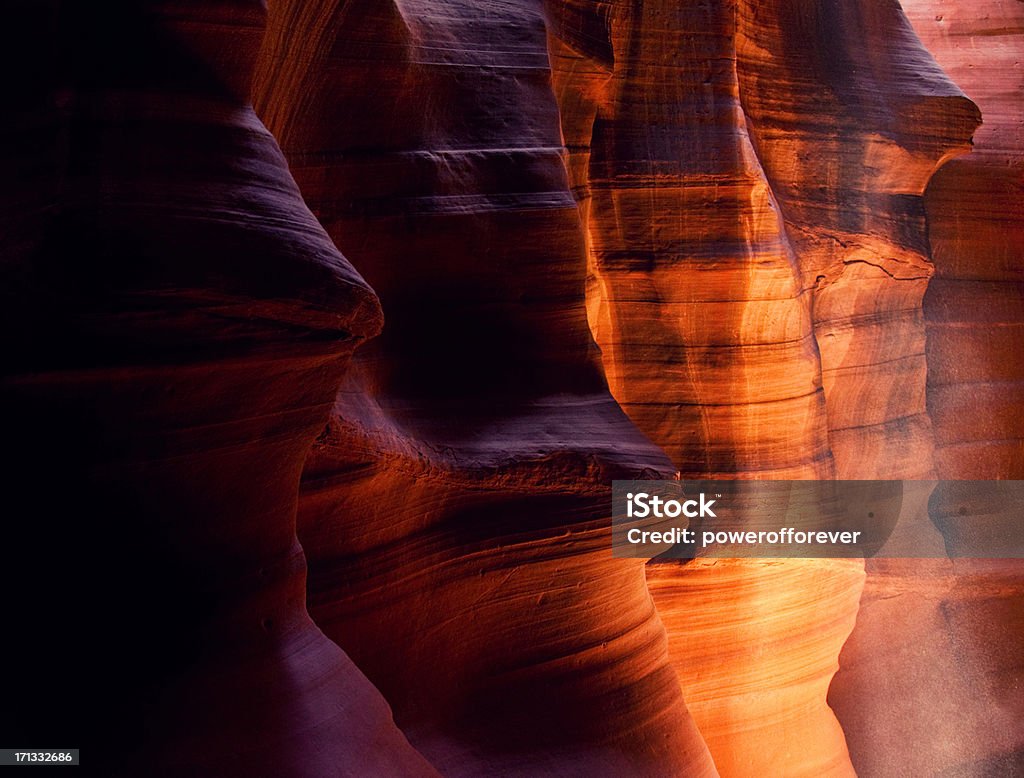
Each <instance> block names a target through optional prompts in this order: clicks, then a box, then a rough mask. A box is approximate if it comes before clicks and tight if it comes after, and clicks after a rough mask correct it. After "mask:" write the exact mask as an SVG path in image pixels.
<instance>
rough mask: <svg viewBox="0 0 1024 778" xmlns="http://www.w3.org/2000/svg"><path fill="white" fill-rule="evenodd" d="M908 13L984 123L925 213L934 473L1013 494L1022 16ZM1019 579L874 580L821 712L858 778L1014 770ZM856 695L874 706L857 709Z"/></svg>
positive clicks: (941, 10)
mask: <svg viewBox="0 0 1024 778" xmlns="http://www.w3.org/2000/svg"><path fill="white" fill-rule="evenodd" d="M903 7H904V9H905V10H906V13H907V16H908V17H909V19H910V21H911V22H912V23H913V25H914V28H915V30H916V32H917V33H918V35H919V36H920V37H921V40H922V41H923V42H924V44H925V46H926V47H927V48H928V50H929V52H931V53H932V54H933V55H934V56H935V59H936V60H937V62H938V63H939V64H940V65H941V66H942V67H943V68H944V69H945V71H946V72H947V73H948V74H949V75H950V76H951V77H952V78H953V80H954V81H956V83H957V84H958V85H959V86H960V87H962V88H963V90H964V91H965V92H966V93H967V94H968V95H969V96H970V98H971V99H972V100H973V101H974V102H975V103H976V104H977V105H978V107H979V108H980V109H981V112H982V115H983V117H984V124H983V125H982V126H981V127H980V128H979V129H978V131H977V132H976V134H975V136H974V148H973V150H972V152H971V153H970V154H969V155H967V156H964V157H960V158H958V159H955V160H952V161H950V162H948V163H947V164H946V165H945V166H944V167H943V168H942V169H941V170H939V171H938V173H936V174H935V176H934V177H933V178H932V179H931V181H930V183H929V185H928V187H927V190H926V192H925V197H924V202H925V211H926V217H927V227H928V230H927V235H928V248H929V251H930V256H931V258H932V260H933V261H934V265H935V274H934V277H933V278H932V279H931V280H930V282H929V286H928V291H927V293H926V295H925V297H924V305H923V310H924V317H925V323H926V328H927V369H928V382H927V405H928V411H929V414H930V417H931V419H932V424H933V428H934V435H935V465H936V471H937V473H938V475H939V477H942V478H947V479H960V478H979V479H996V478H1020V477H1021V474H1022V472H1024V456H1022V450H1021V430H1020V425H1019V418H1020V414H1019V407H1020V403H1021V400H1022V399H1024V395H1022V393H1021V386H1022V383H1021V381H1022V378H1024V369H1022V366H1021V362H1020V353H1021V350H1020V348H1019V345H1018V340H1019V335H1020V332H1021V327H1022V325H1024V307H1022V300H1024V294H1022V286H1021V280H1022V275H1021V273H1022V268H1024V255H1022V246H1024V219H1022V216H1021V210H1020V202H1021V197H1022V195H1024V188H1022V187H1024V134H1022V133H1024V124H1022V119H1024V101H1022V100H1021V94H1022V89H1024V75H1022V69H1021V67H1020V64H1019V63H1020V62H1021V59H1022V57H1024V35H1022V32H1021V30H1022V25H1024V10H1022V8H1021V6H1020V4H1019V3H1004V2H975V3H970V4H963V3H959V4H954V3H949V2H937V1H935V0H931V1H928V0H924V1H922V0H907V1H906V2H904V3H903ZM993 507H994V508H995V509H997V510H998V509H1005V508H1004V506H998V505H993ZM957 511H958V506H957V504H956V502H955V501H953V500H952V499H951V496H950V495H946V494H940V495H937V496H936V497H935V498H933V500H932V505H931V511H930V512H931V516H932V519H933V520H935V521H937V522H940V523H941V521H942V520H943V517H946V516H949V515H956V514H957ZM950 550H951V551H953V552H955V550H956V549H955V547H953V548H951V549H950ZM1022 574H1024V567H1022V565H1021V563H1020V561H1019V560H1014V561H970V560H956V561H955V562H949V561H943V562H934V563H922V562H920V561H902V562H900V561H896V560H892V561H889V562H886V563H878V562H875V563H872V564H871V565H870V566H869V577H868V580H867V584H866V587H865V592H864V597H863V600H862V602H861V612H860V615H859V617H858V621H857V627H856V629H855V630H854V632H853V634H852V636H851V638H850V640H849V642H848V643H847V645H846V647H845V648H844V650H843V653H842V657H841V660H840V664H841V668H842V669H841V671H840V672H839V674H838V675H837V676H836V679H835V682H834V684H833V687H832V689H831V692H830V696H829V701H830V703H831V704H832V706H833V708H834V709H835V710H836V713H837V715H838V716H839V719H840V721H841V722H842V724H843V728H844V730H845V732H846V737H847V741H848V743H849V748H850V752H851V756H852V758H853V763H854V765H855V766H856V767H857V769H858V771H859V772H861V773H862V774H864V775H880V776H888V775H894V776H895V775H903V774H915V775H934V774H942V775H1012V774H1016V773H1017V772H1019V771H1020V770H1021V767H1022V756H1021V755H1022V753H1024V731H1022V728H1021V725H1020V722H1021V721H1022V720H1024V708H1022V702H1021V695H1020V694H1019V689H1020V688H1021V683H1022V678H1021V668H1020V661H1019V657H1020V656H1021V655H1022V654H1024V630H1022V628H1021V623H1020V616H1021V614H1022V613H1024V586H1022V585H1021V576H1022ZM880 646H883V647H884V650H880V648H879V647H880ZM867 688H872V689H876V690H878V691H879V693H878V694H873V695H870V696H868V695H865V693H864V690H865V689H867ZM1013 690H1016V691H1013ZM908 742H909V743H913V744H915V745H914V746H913V747H908V745H907V744H908Z"/></svg>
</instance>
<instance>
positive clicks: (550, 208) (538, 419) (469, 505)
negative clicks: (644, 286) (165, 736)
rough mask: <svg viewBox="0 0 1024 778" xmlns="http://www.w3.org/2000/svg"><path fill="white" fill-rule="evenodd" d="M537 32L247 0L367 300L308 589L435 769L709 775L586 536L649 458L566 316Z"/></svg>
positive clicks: (659, 638) (568, 252)
mask: <svg viewBox="0 0 1024 778" xmlns="http://www.w3.org/2000/svg"><path fill="white" fill-rule="evenodd" d="M545 34H546V27H545V20H544V18H543V17H542V16H541V14H540V13H539V9H538V7H537V5H536V4H535V3H532V2H527V1H525V0H524V1H522V2H519V1H517V2H506V3H500V4H491V5H488V6H483V5H481V4H479V3H475V2H468V1H465V2H448V3H438V2H427V1H425V0H403V1H402V2H399V3H394V4H383V5H382V4H378V3H371V2H354V3H348V4H346V5H345V6H344V7H343V8H341V9H339V8H337V7H336V5H335V4H333V3H326V2H314V3H300V2H279V3H276V4H274V5H272V6H271V22H270V31H269V34H268V37H267V39H266V43H265V45H264V49H263V52H262V57H261V62H260V68H259V77H258V82H259V86H258V90H257V91H258V95H259V99H258V107H259V109H260V112H261V115H262V116H263V117H264V119H265V120H266V121H267V123H268V125H269V126H270V127H271V129H272V130H273V131H274V133H275V134H276V136H277V137H278V138H279V139H280V140H281V143H282V146H283V148H284V151H285V153H286V155H287V156H288V158H289V162H290V164H291V166H292V170H293V172H294V174H295V176H296V178H297V180H298V182H299V184H300V186H301V188H302V190H303V193H304V195H305V197H306V199H307V202H309V203H310V205H311V207H312V209H313V211H314V212H315V213H316V214H317V216H318V217H319V218H320V219H321V221H322V222H323V223H324V224H325V226H326V227H327V229H328V231H329V232H330V234H331V235H332V237H333V238H334V239H335V240H336V242H337V243H338V244H339V246H340V247H341V248H342V250H343V251H345V253H346V255H347V256H349V257H351V258H352V259H353V261H354V262H355V263H356V264H357V265H358V267H359V268H360V271H361V272H363V273H364V274H365V276H366V277H367V279H368V280H369V281H370V283H371V284H372V285H373V287H374V288H375V290H376V291H377V292H378V294H379V295H380V298H381V302H382V305H383V308H384V314H385V317H386V321H387V325H386V327H385V330H384V334H383V335H382V336H381V337H380V338H379V339H378V340H376V341H375V342H374V344H373V345H371V346H370V347H369V348H368V349H366V350H364V351H361V352H360V355H359V357H358V367H357V369H356V373H355V374H354V375H353V377H352V379H351V380H350V381H349V382H348V383H347V384H346V386H345V387H344V388H343V390H342V392H341V393H340V394H339V395H338V399H337V403H336V405H335V409H334V412H333V414H332V417H331V420H330V423H329V426H328V428H327V429H326V430H325V432H324V434H323V435H322V436H321V437H320V439H319V440H318V442H317V445H316V446H315V447H314V449H313V452H312V454H311V457H310V459H309V462H308V464H307V468H306V471H305V475H304V482H303V496H302V500H301V508H300V517H299V523H300V537H301V538H302V540H303V543H304V545H305V547H306V550H307V555H308V558H309V564H310V583H309V586H310V603H311V608H312V613H313V616H314V618H315V619H316V620H317V623H318V624H320V625H321V626H322V628H323V629H324V630H325V632H326V633H327V634H328V635H329V636H330V637H331V638H333V639H334V640H336V641H337V642H338V644H339V645H341V646H342V647H343V648H344V649H345V650H346V651H347V652H348V653H349V654H351V655H352V656H353V658H354V659H355V660H356V662H357V663H358V664H359V666H360V667H361V668H362V669H363V670H364V671H365V672H366V673H367V675H368V676H369V678H370V679H371V680H372V681H374V682H375V683H376V684H377V685H378V686H379V687H380V688H381V690H382V691H383V692H384V694H385V696H386V697H387V699H388V700H389V702H390V703H391V704H392V706H393V708H394V710H395V716H396V720H397V722H398V723H399V725H400V726H401V727H402V728H403V730H404V731H405V732H406V733H407V734H408V735H409V738H410V740H411V741H412V743H413V744H414V745H415V746H416V747H417V748H418V749H420V750H421V751H422V752H423V753H424V754H425V755H427V757H428V758H429V759H430V760H431V761H432V762H433V763H434V764H435V765H437V766H438V768H439V769H440V770H441V771H442V772H443V773H445V774H447V775H491V774H501V775H519V774H524V775H537V774H557V775H580V774H586V775H687V776H689V775H695V776H704V775H714V774H715V770H714V766H713V764H712V763H711V759H710V757H709V755H708V752H707V749H706V746H705V745H704V743H703V740H702V739H701V738H700V735H699V734H698V733H697V731H696V728H695V726H694V725H693V722H692V720H691V718H690V716H689V714H688V712H687V711H686V708H685V706H684V704H683V698H682V695H681V693H680V690H679V685H678V682H677V680H676V678H675V674H674V672H673V670H672V668H671V666H670V665H669V663H668V659H667V654H666V643H665V633H664V628H663V626H662V625H661V622H660V620H659V619H658V617H657V615H656V613H655V611H654V606H653V603H652V601H651V598H650V595H649V594H648V592H647V589H646V585H645V581H644V569H643V563H642V562H641V561H640V560H636V561H631V562H628V563H625V564H623V563H622V562H621V560H613V559H612V558H611V556H610V552H609V549H610V523H609V520H608V511H609V501H610V488H609V487H610V481H611V479H612V478H617V477H631V476H633V475H638V474H647V475H649V476H659V477H660V476H662V475H666V474H669V475H670V474H671V473H672V470H673V469H672V467H671V465H670V464H669V463H668V461H667V460H666V459H665V457H664V455H663V454H662V453H661V452H660V451H659V450H658V449H657V448H656V447H654V446H653V445H652V444H651V443H650V442H648V441H647V440H646V439H645V438H644V437H643V436H642V435H641V434H640V433H639V432H638V431H637V430H636V428H635V427H633V426H632V424H631V423H630V422H629V420H628V419H627V417H626V416H625V415H624V414H623V413H622V411H621V410H620V409H619V407H618V406H617V405H616V403H615V401H614V400H613V399H612V397H611V395H610V394H609V393H608V389H607V385H606V383H605V380H604V377H603V373H602V370H601V365H600V361H599V355H598V352H597V350H596V348H595V347H594V344H593V341H592V338H591V334H590V331H589V328H588V324H587V318H586V311H585V306H584V281H585V278H584V274H585V267H586V260H585V254H584V240H583V233H582V231H581V225H580V218H579V214H578V212H577V209H576V203H575V201H574V199H573V197H572V193H571V192H570V189H569V184H568V181H567V178H566V172H565V168H564V164H563V156H564V154H563V148H562V142H561V137H560V126H559V119H558V108H557V105H556V102H555V99H554V95H553V94H552V90H551V83H550V79H551V72H550V68H549V65H548V51H547V47H546V39H545ZM370 84H372V85H373V88H368V85H370Z"/></svg>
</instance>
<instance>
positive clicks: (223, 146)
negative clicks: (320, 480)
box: [0, 2, 433, 776]
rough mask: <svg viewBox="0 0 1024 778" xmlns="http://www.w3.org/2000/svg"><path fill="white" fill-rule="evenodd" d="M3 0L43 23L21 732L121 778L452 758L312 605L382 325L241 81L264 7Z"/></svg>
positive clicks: (29, 331) (21, 357)
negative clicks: (316, 536)
mask: <svg viewBox="0 0 1024 778" xmlns="http://www.w3.org/2000/svg"><path fill="white" fill-rule="evenodd" d="M12 10H13V11H14V14H13V15H9V16H8V17H7V18H6V19H5V24H9V25H13V27H12V29H15V30H21V31H22V33H23V34H26V35H25V37H26V45H28V46H32V47H35V46H39V45H40V44H39V41H40V38H37V37H36V36H34V35H31V34H27V33H32V32H36V31H39V30H40V29H42V30H45V32H46V33H47V35H45V36H42V38H41V39H42V40H46V41H47V44H48V47H43V48H41V49H38V48H32V49H31V50H24V51H21V50H18V49H15V51H14V53H15V55H17V56H24V57H26V58H25V59H24V60H21V61H20V62H21V67H20V68H19V72H20V73H21V74H22V80H21V83H20V86H19V89H18V91H16V92H14V94H13V95H11V102H10V103H9V104H8V106H9V108H11V113H10V115H9V118H8V119H7V120H6V121H5V122H4V125H3V129H2V132H3V143H2V146H0V147H2V149H3V163H4V166H5V169H11V170H13V172H14V174H15V175H12V176H6V175H5V176H4V177H3V181H4V188H3V194H2V197H3V206H4V207H3V213H4V222H3V228H2V229H0V235H2V236H3V237H2V240H3V255H4V270H5V274H6V281H5V284H4V286H3V298H2V306H0V307H2V310H3V317H4V321H3V325H4V326H3V328H2V331H3V346H4V353H5V359H4V368H5V369H4V376H3V381H2V390H0V392H2V401H3V402H4V405H5V407H6V408H8V409H12V413H11V414H9V418H8V423H7V425H6V429H5V434H6V436H7V443H8V445H9V446H10V447H11V450H12V451H16V452H17V453H18V456H17V457H12V458H10V459H9V460H8V464H7V465H6V467H5V472H6V475H7V477H8V478H10V479H11V480H10V482H9V485H10V489H11V492H12V494H14V493H19V492H23V493H25V494H27V495H32V497H31V500H32V507H31V509H29V505H28V502H26V504H25V509H26V513H25V515H24V517H23V519H24V520H22V521H18V522H11V524H10V526H8V527H7V528H6V531H7V533H8V534H7V537H6V538H5V547H6V548H9V549H17V553H12V554H8V555H7V558H6V559H5V562H4V580H3V581H2V585H3V588H4V591H5V598H6V600H7V601H8V606H7V607H6V608H5V613H6V617H7V618H10V619H11V620H12V621H11V623H12V624H17V628H16V629H17V632H18V636H19V637H18V639H17V640H10V641H5V643H6V645H5V652H6V653H5V661H6V662H9V663H10V664H9V665H7V666H8V668H9V669H10V668H15V669H14V670H13V671H12V672H10V673H9V675H8V678H7V680H6V681H5V689H4V696H5V702H4V723H3V727H2V728H3V731H4V732H5V733H6V734H5V737H10V738H11V739H12V741H14V742H24V743H26V744H27V743H30V742H31V743H37V744H42V743H44V742H47V743H65V744H71V743H81V744H82V745H81V747H82V749H83V752H82V759H83V762H85V761H86V760H88V763H89V769H90V771H92V772H93V774H103V775H113V774H122V773H123V774H126V775H157V774H161V775H162V774H179V775H217V776H225V775H248V776H251V775H277V776H323V775H338V774H351V775H367V774H394V773H404V774H422V775H426V774H432V773H433V771H432V770H431V768H430V767H429V765H427V763H426V762H425V761H424V760H423V759H422V757H420V756H419V755H418V754H417V753H416V752H415V751H414V750H413V749H412V748H411V747H410V746H409V745H408V742H407V741H406V740H405V738H404V736H403V735H402V734H401V733H400V732H399V730H398V729H397V728H396V727H395V725H394V724H393V722H392V720H391V717H390V712H389V710H388V707H387V705H386V703H385V702H384V700H383V698H382V697H381V695H380V694H379V693H378V692H377V691H376V690H375V689H374V688H373V687H372V686H371V685H370V683H369V682H368V681H367V680H366V679H365V677H364V676H363V675H362V674H361V673H360V672H359V671H358V670H357V669H356V668H355V666H354V665H353V664H352V662H351V660H349V659H348V658H347V657H346V656H345V655H344V654H343V653H342V652H341V651H340V650H339V649H338V647H337V646H336V645H335V644H333V643H332V642H330V641H329V640H328V639H327V638H326V637H324V635H323V634H322V633H321V632H320V630H318V629H317V628H316V627H315V626H314V625H313V623H312V621H311V620H310V618H309V616H308V614H307V612H306V609H305V603H304V601H305V586H304V583H305V564H304V560H303V555H302V549H301V548H300V546H299V545H298V543H297V540H296V536H295V510H296V501H297V496H298V485H299V475H300V470H301V468H302V463H303V459H304V457H305V452H306V450H307V448H308V447H309V445H310V443H311V442H312V439H313V437H314V435H315V434H316V433H317V431H318V430H320V429H322V427H323V423H324V420H325V419H326V417H327V413H328V411H329V410H330V407H331V404H332V403H333V401H334V396H335V392H336V388H337V386H338V384H339V382H340V380H341V375H342V373H343V372H344V369H345V366H346V363H347V359H348V356H349V355H350V353H351V352H352V350H353V348H354V347H355V346H356V345H357V344H358V343H359V342H361V341H362V340H363V339H364V338H366V337H369V336H371V335H373V334H375V333H376V332H377V331H378V330H379V328H380V326H381V320H380V308H379V305H378V302H377V300H376V298H375V297H374V295H373V293H372V292H371V291H370V289H369V288H368V287H367V286H366V284H365V283H364V282H363V280H362V279H361V278H360V277H359V276H358V274H356V272H355V271H354V270H353V269H352V268H351V266H350V265H348V264H347V262H346V261H345V260H344V259H343V258H342V257H341V255H340V254H339V253H338V252H337V250H336V249H335V248H334V246H333V245H332V244H331V241H330V239H329V238H328V237H327V235H326V234H325V233H324V231H323V229H322V228H321V227H320V226H319V225H318V224H317V222H316V220H315V219H314V218H313V217H312V215H311V214H310V213H309V211H308V209H307V208H306V206H305V205H304V203H303V201H302V199H301V197H300V196H299V193H298V190H297V188H296V187H295V184H294V182H293V180H292V179H291V177H290V176H289V174H288V170H287V167H286V165H285V162H284V158H283V157H282V156H281V153H280V151H279V149H278V148H277V145H276V143H275V142H274V140H273V138H272V137H271V136H270V134H269V133H268V132H267V131H266V130H265V129H264V127H263V126H262V125H261V124H260V122H259V120H258V119H257V118H256V116H255V115H254V113H253V111H252V108H251V107H250V106H249V104H248V97H247V93H248V88H249V85H248V81H249V78H250V75H251V66H252V62H253V58H254V55H255V53H256V48H257V47H258V42H259V37H260V33H261V30H262V24H263V15H262V11H261V8H260V4H259V3H249V2H224V3H218V4H216V5H209V4H207V5H205V6H203V7H200V6H199V5H198V4H190V5H187V6H186V5H182V4H178V3H152V4H149V5H148V6H146V7H145V8H144V9H143V8H141V7H140V6H138V5H137V4H132V3H116V4H112V5H111V6H109V7H107V8H104V9H103V10H102V11H98V10H96V9H92V8H90V7H87V6H82V7H79V5H78V4H68V3H34V4H29V3H23V4H18V5H17V8H16V9H12ZM108 12H109V13H108ZM25 63H38V65H39V67H26V66H25ZM8 72H13V71H10V70H9V71H8ZM25 182H33V186H32V187H31V188H26V187H25V186H24V183H25ZM15 409H16V410H15ZM55 466H56V467H59V468H60V470H61V476H60V478H59V481H58V480H55V475H54V473H55V471H54V467H55ZM7 544H10V545H9V546H8V545H7ZM12 600H13V602H11V601H12ZM9 703H15V705H16V707H13V708H12V707H11V706H10V705H9ZM86 749H87V750H86ZM87 754H88V756H86V755H87Z"/></svg>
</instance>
